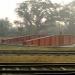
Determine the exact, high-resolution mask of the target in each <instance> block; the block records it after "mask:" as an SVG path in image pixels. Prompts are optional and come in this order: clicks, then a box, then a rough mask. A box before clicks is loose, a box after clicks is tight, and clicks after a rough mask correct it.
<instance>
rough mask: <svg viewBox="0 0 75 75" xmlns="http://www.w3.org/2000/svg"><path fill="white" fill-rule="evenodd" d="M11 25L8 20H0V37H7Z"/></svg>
mask: <svg viewBox="0 0 75 75" xmlns="http://www.w3.org/2000/svg"><path fill="white" fill-rule="evenodd" d="M10 28H11V23H10V22H9V21H8V19H7V18H6V19H0V36H8V34H9V30H10Z"/></svg>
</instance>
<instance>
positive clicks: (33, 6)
mask: <svg viewBox="0 0 75 75" xmlns="http://www.w3.org/2000/svg"><path fill="white" fill-rule="evenodd" d="M55 7H56V6H54V4H53V3H52V2H51V1H50V0H44V1H43V0H28V1H24V2H23V3H21V4H20V5H19V6H18V7H17V9H16V12H17V14H18V15H19V17H21V18H22V19H23V21H24V25H25V29H26V32H27V33H28V34H33V30H34V34H39V33H41V32H43V31H44V32H46V31H48V29H47V28H50V27H53V26H55V16H56V11H55ZM44 32H43V33H44Z"/></svg>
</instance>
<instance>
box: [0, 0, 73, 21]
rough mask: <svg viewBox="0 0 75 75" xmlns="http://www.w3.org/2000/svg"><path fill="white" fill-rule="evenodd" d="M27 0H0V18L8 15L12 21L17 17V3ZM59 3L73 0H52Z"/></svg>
mask: <svg viewBox="0 0 75 75" xmlns="http://www.w3.org/2000/svg"><path fill="white" fill-rule="evenodd" d="M22 1H25V0H0V18H5V17H8V18H9V19H10V20H11V21H12V20H14V19H15V18H16V13H15V11H14V10H15V8H16V4H17V3H20V2H22ZM51 1H53V2H58V3H62V2H63V3H64V4H66V3H69V2H71V1H72V0H51Z"/></svg>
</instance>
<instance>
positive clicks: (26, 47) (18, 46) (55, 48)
mask: <svg viewBox="0 0 75 75" xmlns="http://www.w3.org/2000/svg"><path fill="white" fill-rule="evenodd" d="M0 50H52V51H57V50H60V51H63V50H65V51H70V50H71V51H75V47H37V46H36V47H33V46H32V47H29V46H21V45H16V46H15V45H0Z"/></svg>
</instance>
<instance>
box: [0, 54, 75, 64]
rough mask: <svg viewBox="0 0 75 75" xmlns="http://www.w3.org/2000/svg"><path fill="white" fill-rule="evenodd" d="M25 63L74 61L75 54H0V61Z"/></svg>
mask: <svg viewBox="0 0 75 75" xmlns="http://www.w3.org/2000/svg"><path fill="white" fill-rule="evenodd" d="M2 62H4V63H5V62H8V63H9V62H10V63H15V62H16V63H17V62H18V63H20V62H22V63H25V62H30V63H31V62H35V63H37V62H40V63H41V62H46V63H75V56H63V55H62V56H52V55H51V56H47V55H40V56H38V55H34V56H31V55H19V56H17V55H15V56H0V63H2Z"/></svg>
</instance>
